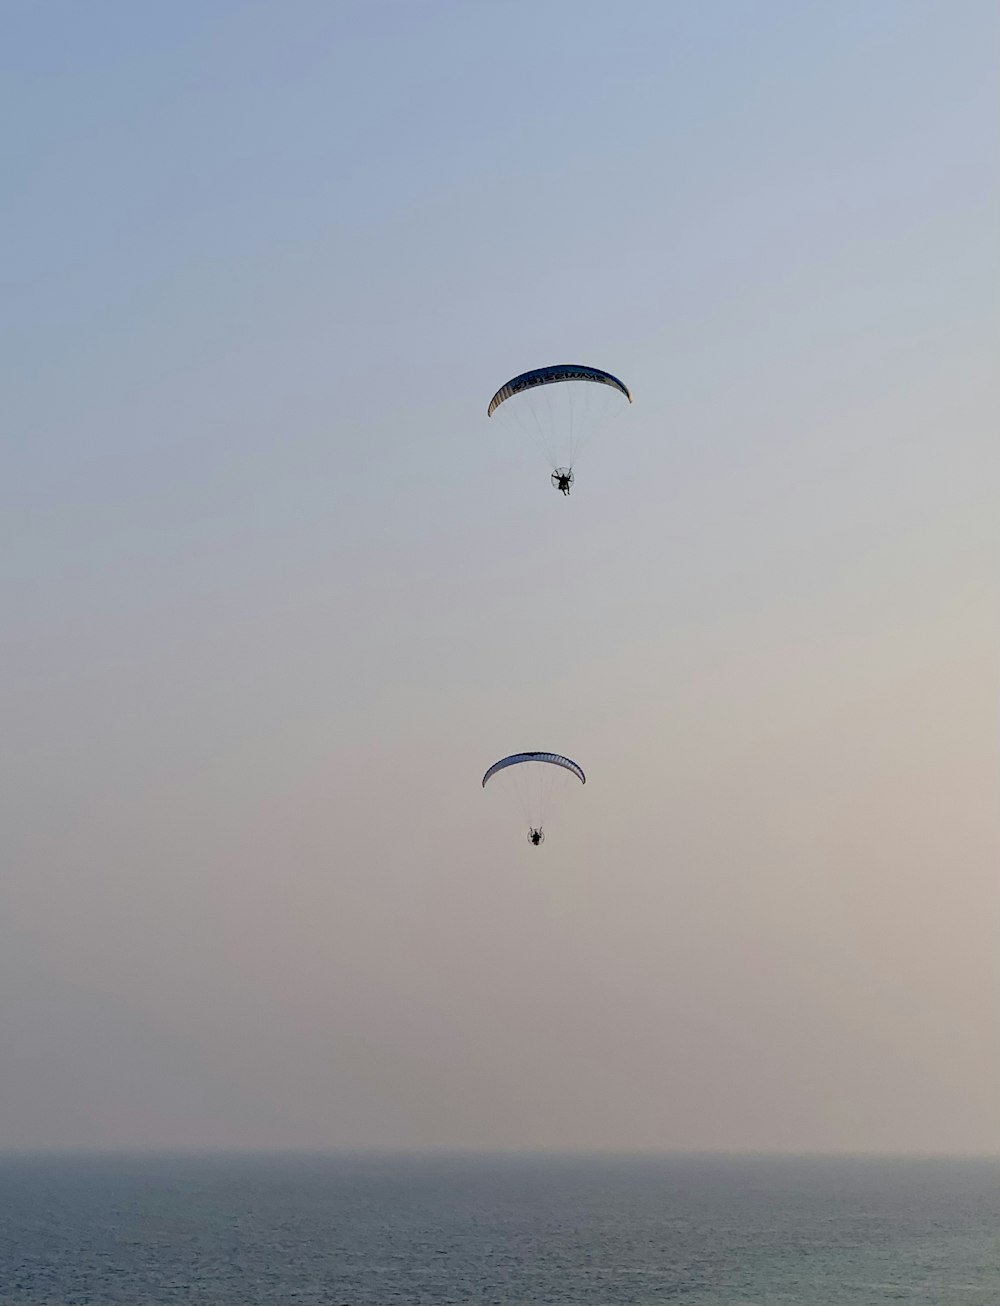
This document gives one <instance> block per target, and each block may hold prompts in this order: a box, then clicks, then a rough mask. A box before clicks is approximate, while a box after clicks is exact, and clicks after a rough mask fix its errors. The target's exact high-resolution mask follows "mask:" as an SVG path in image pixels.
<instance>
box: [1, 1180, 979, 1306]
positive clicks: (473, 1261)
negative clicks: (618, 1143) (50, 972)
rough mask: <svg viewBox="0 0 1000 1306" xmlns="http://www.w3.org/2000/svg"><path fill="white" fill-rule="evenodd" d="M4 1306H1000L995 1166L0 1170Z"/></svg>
mask: <svg viewBox="0 0 1000 1306" xmlns="http://www.w3.org/2000/svg"><path fill="white" fill-rule="evenodd" d="M0 1302H2V1303H3V1304H4V1306H20V1304H21V1303H36V1304H39V1306H40V1304H41V1303H45V1304H46V1306H57V1304H58V1306H69V1304H70V1303H72V1304H73V1306H76V1304H77V1303H79V1304H81V1306H82V1304H83V1303H87V1304H90V1306H94V1304H97V1303H105V1302H109V1303H110V1302H121V1303H129V1306H143V1304H145V1303H174V1302H184V1303H190V1304H192V1306H209V1303H215V1304H217V1306H237V1304H239V1306H272V1304H273V1306H278V1303H288V1304H291V1303H310V1304H316V1306H319V1303H323V1304H324V1306H339V1304H341V1303H345V1304H347V1306H387V1304H388V1303H400V1302H406V1303H412V1304H413V1306H444V1303H456V1304H457V1303H477V1304H479V1303H483V1304H485V1303H495V1304H496V1306H515V1304H516V1306H526V1304H527V1303H553V1304H555V1303H559V1304H560V1306H563V1304H566V1306H568V1304H569V1303H574V1304H575V1303H579V1306H585V1304H586V1306H590V1304H593V1306H617V1304H619V1303H621V1304H622V1306H624V1304H625V1303H628V1304H629V1306H633V1304H634V1306H639V1304H640V1303H641V1304H643V1306H645V1304H649V1306H652V1304H653V1303H680V1304H683V1306H708V1304H709V1303H711V1304H712V1306H765V1304H766V1306H776V1304H777V1303H807V1304H809V1306H846V1304H847V1303H850V1304H851V1306H877V1304H878V1303H882V1302H907V1303H913V1304H914V1306H998V1303H1000V1161H995V1160H984V1161H970V1160H945V1159H916V1158H909V1159H902V1158H901V1159H885V1158H879V1159H873V1158H836V1159H833V1158H816V1157H734V1156H704V1155H688V1154H684V1155H658V1156H647V1157H608V1156H565V1155H559V1156H547V1155H496V1156H485V1155H484V1156H411V1155H406V1156H400V1155H378V1156H370V1155H369V1156H342V1155H322V1156H319V1155H316V1156H306V1155H298V1156H268V1157H264V1156H235V1155H224V1156H202V1157H189V1156H183V1157H181V1156H65V1155H63V1156H56V1155H44V1156H8V1157H6V1158H0Z"/></svg>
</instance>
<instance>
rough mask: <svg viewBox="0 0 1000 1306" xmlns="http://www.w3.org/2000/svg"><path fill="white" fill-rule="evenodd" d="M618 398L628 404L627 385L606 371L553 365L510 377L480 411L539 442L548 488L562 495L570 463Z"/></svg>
mask: <svg viewBox="0 0 1000 1306" xmlns="http://www.w3.org/2000/svg"><path fill="white" fill-rule="evenodd" d="M581 381H583V382H588V383H589V384H586V385H580V384H579V382H581ZM623 398H624V399H627V400H628V402H629V403H631V402H632V395H631V392H630V391H629V388H628V386H627V385H626V384H625V382H624V381H620V380H619V379H618V377H616V376H613V375H612V374H611V373H610V372H605V371H604V370H603V369H602V368H599V367H588V366H587V365H586V364H583V363H559V364H556V365H555V366H554V367H536V368H534V369H533V370H532V371H530V372H522V373H521V374H520V375H519V376H515V377H511V379H510V380H509V381H508V382H507V383H506V384H505V385H502V386H501V387H500V389H499V390H498V391H497V392H496V394H495V395H494V396H493V398H492V399H491V400H490V406H489V408H488V409H487V411H486V415H487V417H493V416H494V415H496V416H497V417H498V418H501V419H503V420H504V421H507V420H508V419H509V421H510V424H511V425H512V426H516V427H519V428H520V429H521V431H523V432H525V433H527V434H529V435H530V436H531V437H532V438H533V439H534V440H535V441H536V442H539V443H540V444H541V446H542V449H543V451H544V453H545V456H546V458H547V459H548V462H549V466H550V467H551V468H552V469H553V470H552V484H553V486H554V487H555V489H557V490H559V491H560V492H561V493H562V494H563V495H565V496H566V497H568V496H569V491H570V486H571V485H572V484H573V481H574V476H573V465H574V463H575V462H576V460H577V458H578V457H579V455H580V453H581V452H582V450H583V448H584V447H585V445H586V444H587V443H588V441H589V440H590V437H591V436H592V435H593V434H594V433H595V432H596V431H597V430H598V429H599V428H600V427H602V426H603V425H604V424H605V422H606V421H607V420H608V419H609V418H610V417H611V416H612V415H613V414H614V412H615V411H616V410H617V409H619V408H620V407H621V401H622V399H623Z"/></svg>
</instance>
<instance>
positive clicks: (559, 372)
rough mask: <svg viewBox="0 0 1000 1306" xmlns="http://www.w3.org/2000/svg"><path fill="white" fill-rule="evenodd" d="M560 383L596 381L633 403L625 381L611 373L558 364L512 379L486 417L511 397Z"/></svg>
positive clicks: (577, 364) (570, 364)
mask: <svg viewBox="0 0 1000 1306" xmlns="http://www.w3.org/2000/svg"><path fill="white" fill-rule="evenodd" d="M558 381H594V382H596V383H597V384H598V385H609V386H611V387H612V389H614V390H619V391H620V392H621V393H622V394H623V395H624V396H625V398H626V399H627V400H628V401H629V403H631V402H632V396H631V394H630V393H629V388H628V386H627V385H626V384H625V382H624V381H619V380H618V378H617V377H616V376H612V375H611V373H610V372H605V371H602V369H601V368H599V367H587V365H586V364H585V363H557V364H556V365H555V366H554V367H535V368H532V370H531V371H530V372H522V373H521V374H520V376H515V377H511V379H510V380H509V381H508V382H507V384H506V385H502V386H501V387H500V389H499V390H498V391H497V392H496V394H495V395H494V396H493V398H492V399H491V400H490V406H489V408H488V409H487V410H486V416H487V417H492V416H493V414H494V413H495V412H496V410H497V409H498V408H499V407H500V405H501V404H502V403H503V401H504V400H505V399H509V398H510V397H511V395H518V394H521V393H522V391H524V390H532V389H534V387H535V386H537V385H554V384H555V383H556V382H558Z"/></svg>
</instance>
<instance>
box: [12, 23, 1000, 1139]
mask: <svg viewBox="0 0 1000 1306" xmlns="http://www.w3.org/2000/svg"><path fill="white" fill-rule="evenodd" d="M0 25H2V29H3V30H2V33H0V61H2V65H3V68H2V72H3V83H4V86H5V90H4V103H3V105H2V112H0V134H2V137H3V148H4V158H5V162H4V167H3V179H4V180H3V186H4V191H5V194H4V197H3V206H2V213H3V217H2V219H0V221H2V225H3V232H4V235H3V241H2V258H3V263H4V268H3V274H2V287H3V293H2V298H0V314H2V317H3V327H4V339H3V349H2V352H0V359H2V362H0V366H2V368H3V373H4V375H3V392H4V396H5V399H4V415H3V463H2V467H0V479H2V485H3V489H2V494H3V497H4V503H3V527H2V529H3V533H4V540H3V548H2V561H0V567H2V576H3V603H2V612H3V629H4V644H3V650H4V651H3V658H2V670H0V678H2V690H3V695H4V709H3V712H4V727H3V736H2V737H3V744H2V753H3V758H4V763H5V771H4V780H3V784H2V788H0V793H2V803H3V812H2V830H3V835H2V838H3V843H4V856H3V867H2V872H0V1147H6V1148H14V1147H62V1146H74V1147H76V1146H79V1147H102V1148H103V1147H158V1148H159V1147H175V1146H176V1147H202V1146H220V1147H234V1146H235V1147H257V1146H260V1147H284V1146H294V1147H299V1146H302V1147H367V1146H381V1147H394V1146H414V1147H436V1146H447V1147H491V1146H503V1147H508V1146H517V1147H521V1146H549V1147H629V1148H631V1147H636V1148H645V1147H657V1148H660V1147H693V1148H703V1147H709V1148H716V1147H717V1148H749V1149H770V1148H778V1149H821V1150H828V1149H829V1150H840V1149H850V1150H859V1149H887V1150H909V1149H918V1150H970V1151H978V1150H991V1151H992V1150H995V1149H996V1148H997V1146H998V1143H1000V1064H998V1063H1000V1057H998V1034H997V1029H998V1014H1000V1011H998V1008H1000V1003H998V980H1000V965H998V948H997V941H996V929H997V921H998V912H1000V892H998V877H997V865H998V856H997V854H998V810H997V808H998V804H997V793H998V789H997V781H998V766H997V741H998V732H997V726H998V710H997V701H998V700H997V653H998V649H1000V632H998V615H997V584H996V581H997V575H996V556H997V555H996V549H997V528H996V519H997V488H998V476H997V472H998V458H997V431H996V411H997V408H996V383H995V353H996V347H997V330H996V326H997V311H996V309H997V282H998V278H997V258H996V254H995V250H994V245H995V230H996V224H997V219H998V209H1000V206H998V203H997V169H996V162H995V160H996V145H997V134H998V133H997V130H996V121H997V114H996V108H997V95H996V89H997V78H996V72H995V51H996V39H997V35H998V28H1000V19H998V12H997V9H996V6H995V4H994V3H993V2H992V0H988V2H987V0H983V2H982V3H980V2H979V0H936V2H935V3H925V2H922V0H898V2H897V0H852V2H850V3H825V4H808V5H805V4H801V3H799V0H787V2H786V0H759V2H758V3H754V4H746V3H742V2H740V0H712V3H703V4H696V3H690V2H684V3H681V2H680V0H634V2H627V3H623V4H620V5H617V6H609V5H608V4H597V3H586V2H582V0H550V2H546V0H530V2H528V0H525V2H524V3H516V2H515V3H503V4H501V3H487V2H486V0H482V2H480V0H456V2H455V3H432V2H431V0H421V2H420V3H415V2H413V0H399V2H398V3H389V2H387V0H375V2H362V0H358V2H357V3H330V2H329V0H323V2H319V0H317V2H315V3H310V2H309V0H294V2H293V3H289V4H278V3H274V2H272V3H231V2H228V0H213V2H212V3H208V4H205V3H194V2H193V0H192V2H190V3H180V4H178V3H159V4H142V5H136V4H133V3H125V2H124V0H122V2H119V3H112V2H110V0H104V2H102V3H99V4H95V5H80V4H77V3H75V2H74V3H58V2H57V0H48V2H47V3H45V4H37V5H32V4H27V3H21V4H18V3H10V4H7V5H6V6H5V8H4V12H3V15H2V20H0ZM577 360H579V361H584V362H589V363H594V364H597V365H599V366H602V367H606V368H609V369H611V370H612V371H614V372H616V373H618V374H619V375H621V376H622V377H624V378H625V380H626V381H627V382H628V383H629V385H630V386H631V387H632V388H633V391H634V394H635V404H634V407H633V408H631V409H630V410H628V411H627V412H626V413H625V414H624V416H623V418H622V420H621V421H620V422H619V423H618V424H617V426H616V427H615V428H614V430H613V434H612V433H609V434H608V436H607V438H605V439H603V440H602V439H599V440H597V441H596V442H595V444H594V445H593V447H592V449H591V451H590V453H589V456H588V458H587V459H586V461H585V462H584V463H582V464H581V465H580V467H579V469H578V479H577V485H576V487H575V489H574V493H573V496H572V498H571V499H569V500H568V501H565V500H563V499H562V498H561V497H560V496H558V495H556V494H554V493H553V491H552V489H551V488H550V486H549V484H548V480H547V474H546V470H547V469H546V467H545V465H544V464H543V463H542V462H541V460H540V458H539V455H538V452H537V450H535V449H534V448H532V447H531V446H530V445H529V443H527V442H524V443H523V444H522V443H520V442H518V441H517V440H516V439H514V438H512V437H511V436H510V434H509V433H507V432H504V431H500V430H497V429H496V426H495V424H494V423H490V422H488V421H487V419H486V416H485V408H486V404H487V402H488V400H489V398H490V396H491V395H492V394H493V392H494V390H495V389H496V388H497V386H498V385H500V384H501V383H502V382H503V381H504V380H506V379H507V377H509V376H510V375H512V374H513V373H515V372H518V371H521V370H523V369H525V368H527V367H531V366H536V365H541V364H547V363H552V362H562V361H577ZM525 748H551V749H555V750H558V751H561V752H565V753H568V754H569V755H571V756H572V757H575V758H577V759H578V760H579V761H580V762H581V763H582V764H583V766H584V767H585V768H586V770H587V772H588V784H587V787H586V789H585V790H580V792H579V794H578V795H574V797H575V798H576V799H577V801H575V802H573V803H572V806H571V807H567V809H566V810H565V811H564V813H563V819H562V820H561V821H560V820H559V819H558V815H557V817H556V819H554V820H553V821H552V823H551V825H550V826H549V827H548V835H549V837H548V839H547V841H546V844H545V846H544V848H542V849H539V850H534V849H531V848H529V847H528V845H527V844H526V843H525V840H524V830H523V826H522V823H521V821H520V819H519V818H518V816H517V815H516V814H513V813H512V812H511V811H510V809H508V808H506V807H504V806H503V805H502V804H498V803H494V802H492V801H491V797H490V795H489V794H484V793H483V792H482V791H481V790H480V787H479V780H480V777H481V775H482V772H483V771H484V769H485V768H486V766H487V765H488V764H489V763H490V762H492V761H493V760H495V759H496V758H497V757H500V756H502V755H503V754H505V753H508V752H512V751H516V750H519V749H525Z"/></svg>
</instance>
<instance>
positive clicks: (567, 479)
mask: <svg viewBox="0 0 1000 1306" xmlns="http://www.w3.org/2000/svg"><path fill="white" fill-rule="evenodd" d="M575 482H576V477H575V476H574V475H573V468H572V467H557V468H556V469H555V471H554V472H553V473H552V488H553V489H555V490H562V491H564V492H565V491H566V490H568V489H569V487H570V486H571V485H573V484H574V483H575Z"/></svg>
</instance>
